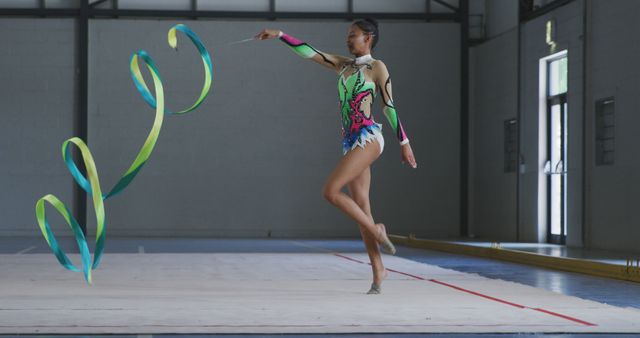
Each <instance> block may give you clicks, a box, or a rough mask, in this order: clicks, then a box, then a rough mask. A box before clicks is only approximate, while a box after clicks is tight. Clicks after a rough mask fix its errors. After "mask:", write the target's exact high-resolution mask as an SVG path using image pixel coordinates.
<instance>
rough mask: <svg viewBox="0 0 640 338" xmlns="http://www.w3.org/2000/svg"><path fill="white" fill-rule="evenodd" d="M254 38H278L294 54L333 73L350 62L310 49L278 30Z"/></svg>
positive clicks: (268, 31) (265, 30) (262, 33)
mask: <svg viewBox="0 0 640 338" xmlns="http://www.w3.org/2000/svg"><path fill="white" fill-rule="evenodd" d="M255 38H256V39H259V40H266V39H274V38H279V39H280V41H282V42H284V43H285V44H286V45H287V46H289V48H291V50H292V51H293V52H294V53H296V54H298V55H299V56H301V57H303V58H305V59H311V60H313V61H315V62H316V63H319V64H321V65H323V66H325V67H327V68H330V69H332V70H334V71H335V72H340V70H342V66H343V65H344V64H345V63H347V62H350V61H351V59H350V58H348V57H344V56H340V55H333V54H328V53H325V52H321V51H319V50H317V49H315V48H313V47H311V46H310V45H309V44H308V43H306V42H302V41H300V40H298V39H296V38H294V37H292V36H290V35H287V34H285V33H284V32H282V31H280V30H275V29H264V30H262V32H260V33H258V35H256V36H255Z"/></svg>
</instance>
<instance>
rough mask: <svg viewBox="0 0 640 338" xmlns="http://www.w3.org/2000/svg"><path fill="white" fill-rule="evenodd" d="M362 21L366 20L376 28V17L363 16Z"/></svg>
mask: <svg viewBox="0 0 640 338" xmlns="http://www.w3.org/2000/svg"><path fill="white" fill-rule="evenodd" d="M364 21H367V22H369V23H371V24H372V25H374V26H376V28H378V21H376V19H373V18H365V19H364Z"/></svg>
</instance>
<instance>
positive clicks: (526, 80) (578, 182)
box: [519, 0, 584, 246]
mask: <svg viewBox="0 0 640 338" xmlns="http://www.w3.org/2000/svg"><path fill="white" fill-rule="evenodd" d="M582 6H583V1H580V0H577V1H574V2H572V3H570V4H568V5H566V6H563V7H560V8H558V9H557V10H555V11H553V12H551V13H547V14H545V15H543V16H541V17H538V18H536V19H533V20H531V21H528V22H527V23H525V24H524V25H523V26H522V29H521V39H522V40H521V48H522V49H521V67H522V68H521V75H522V77H521V82H520V85H521V86H520V94H521V102H520V104H521V106H520V109H521V129H520V130H521V135H520V142H521V146H520V149H521V154H522V156H523V157H524V165H525V170H524V172H521V173H520V192H519V193H520V224H519V226H520V240H522V241H529V242H531V241H533V242H537V241H541V242H545V241H546V218H545V217H543V216H544V215H545V211H544V210H543V209H539V208H543V206H540V205H539V203H538V196H539V195H538V194H539V186H540V185H544V184H543V182H545V181H546V176H545V175H544V174H543V173H542V168H543V164H544V161H546V158H542V157H540V156H539V150H540V149H539V146H538V140H539V134H538V133H539V128H538V124H539V61H540V59H541V58H543V57H545V56H548V55H551V54H553V53H551V52H550V50H549V46H548V45H547V44H546V42H545V36H546V27H545V25H546V22H547V20H549V19H550V18H554V19H555V22H556V38H555V41H556V43H557V44H558V45H557V51H562V50H568V59H569V69H568V77H569V84H568V85H569V87H568V94H567V101H568V145H567V147H568V161H567V166H568V167H567V170H568V173H567V244H568V245H569V246H581V245H582V227H583V226H582V224H583V220H582V198H583V189H582V175H583V166H582V151H583V149H582V147H583V141H582V134H583V133H582V128H583V115H584V110H583V70H582V69H583V42H582V34H583V7H582ZM539 210H542V211H541V212H539Z"/></svg>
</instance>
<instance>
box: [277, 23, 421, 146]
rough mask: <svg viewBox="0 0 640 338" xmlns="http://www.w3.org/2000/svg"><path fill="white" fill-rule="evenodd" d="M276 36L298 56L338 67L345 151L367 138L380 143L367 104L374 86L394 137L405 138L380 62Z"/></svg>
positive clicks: (377, 129)
mask: <svg viewBox="0 0 640 338" xmlns="http://www.w3.org/2000/svg"><path fill="white" fill-rule="evenodd" d="M279 38H280V40H281V41H283V42H284V43H286V44H287V45H288V46H289V48H291V50H293V51H294V52H295V53H296V54H298V55H299V56H301V57H303V58H307V59H308V58H312V59H313V60H314V61H316V62H318V63H320V64H323V65H324V66H327V67H329V68H332V69H334V70H336V71H339V73H340V75H339V78H338V95H339V104H340V112H341V121H342V136H343V141H342V144H343V152H344V153H345V154H346V153H347V152H348V151H349V150H351V149H353V148H354V147H356V146H361V147H363V148H364V146H365V145H366V143H367V142H371V141H373V140H374V139H377V140H378V141H379V142H382V144H381V147H382V145H383V144H384V143H383V139H382V133H381V129H382V125H381V124H379V123H376V122H375V120H374V119H373V116H372V115H371V105H372V103H373V99H374V98H375V96H376V87H378V90H379V91H380V93H381V94H382V98H383V104H384V108H383V113H384V115H385V116H386V117H387V119H388V120H389V124H390V125H391V127H392V129H393V130H394V132H395V134H396V136H397V138H398V141H399V142H400V144H401V145H403V144H406V143H408V142H409V139H408V138H407V135H406V134H405V132H404V128H403V127H402V123H401V122H400V119H399V118H398V114H397V112H396V109H395V107H394V105H393V99H392V94H391V80H390V78H389V73H388V71H387V69H386V67H385V66H384V64H383V63H382V62H380V61H376V60H374V59H373V58H372V57H371V55H365V56H362V57H358V58H356V59H349V58H345V57H339V56H335V55H330V54H325V53H322V52H320V51H319V50H317V49H315V48H313V47H311V46H310V45H309V44H307V43H305V42H302V41H300V40H298V39H296V38H293V37H291V36H289V35H287V34H280V35H279ZM374 68H376V69H374ZM375 75H377V76H376V77H377V78H378V79H380V80H379V81H378V84H377V85H376V82H375V81H372V80H371V78H372V77H374V76H375ZM382 80H384V82H382Z"/></svg>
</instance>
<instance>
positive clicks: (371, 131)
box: [338, 55, 383, 154]
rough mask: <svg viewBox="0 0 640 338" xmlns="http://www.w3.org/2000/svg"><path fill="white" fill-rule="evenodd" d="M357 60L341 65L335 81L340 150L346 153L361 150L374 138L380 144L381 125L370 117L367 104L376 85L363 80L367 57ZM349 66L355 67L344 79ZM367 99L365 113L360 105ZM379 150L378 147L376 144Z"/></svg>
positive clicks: (373, 96)
mask: <svg viewBox="0 0 640 338" xmlns="http://www.w3.org/2000/svg"><path fill="white" fill-rule="evenodd" d="M367 56H368V58H367V57H361V58H358V59H356V60H355V61H354V63H353V65H345V66H344V67H343V69H342V71H341V72H340V76H339V78H338V97H339V104H340V117H341V121H342V149H343V153H344V154H346V153H347V152H348V151H349V150H351V149H353V148H354V147H356V146H360V147H362V148H364V146H365V145H366V143H367V142H371V141H373V140H374V139H377V140H378V142H380V143H381V142H383V141H381V140H383V139H382V125H381V124H380V123H376V122H375V120H374V119H373V116H372V115H371V104H372V103H373V99H374V98H375V95H376V84H375V83H374V82H372V81H367V80H366V79H365V76H364V68H371V65H370V64H369V63H365V62H366V61H371V60H372V59H371V56H370V55H367ZM350 67H357V70H356V71H354V72H353V73H352V74H351V75H349V76H348V77H347V78H345V76H344V72H345V71H346V70H347V69H349V68H350ZM367 98H370V101H369V102H368V103H369V109H368V111H369V114H368V115H367V113H366V112H365V110H364V109H362V104H363V103H366V102H365V101H366V99H367ZM380 148H381V149H380V150H381V151H382V144H381V145H380Z"/></svg>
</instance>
